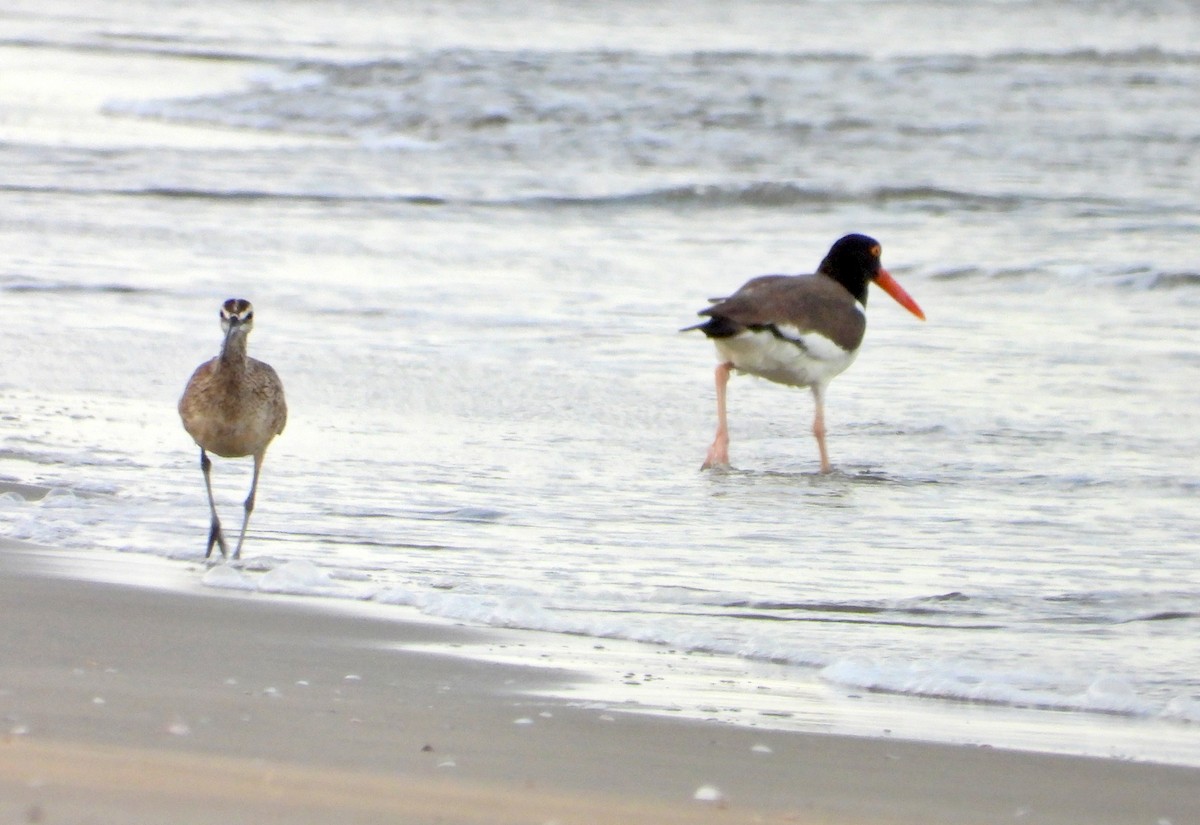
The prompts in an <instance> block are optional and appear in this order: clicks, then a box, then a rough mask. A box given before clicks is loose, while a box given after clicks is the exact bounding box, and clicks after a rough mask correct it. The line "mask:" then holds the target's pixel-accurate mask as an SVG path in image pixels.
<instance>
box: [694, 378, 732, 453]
mask: <svg viewBox="0 0 1200 825" xmlns="http://www.w3.org/2000/svg"><path fill="white" fill-rule="evenodd" d="M732 371H733V364H732V362H726V363H724V364H719V365H717V371H716V379H717V434H716V435H715V436H714V437H713V443H712V446H711V447H709V448H708V456H707V457H706V458H705V459H704V463H703V464H702V465H701V466H700V469H701V470H707V469H709V468H710V467H728V466H729V423H728V422H727V421H726V419H725V387H726V386H728V384H729V374H730V373H731V372H732Z"/></svg>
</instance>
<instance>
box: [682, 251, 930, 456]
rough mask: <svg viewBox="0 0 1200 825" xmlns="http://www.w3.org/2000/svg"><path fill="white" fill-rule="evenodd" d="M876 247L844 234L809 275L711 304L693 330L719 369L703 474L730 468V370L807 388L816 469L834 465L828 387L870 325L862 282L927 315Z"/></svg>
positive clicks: (774, 280)
mask: <svg viewBox="0 0 1200 825" xmlns="http://www.w3.org/2000/svg"><path fill="white" fill-rule="evenodd" d="M880 251H881V250H880V246H879V242H878V241H876V240H875V239H874V238H869V237H867V236H866V235H846V236H845V237H844V238H840V239H839V240H838V241H837V242H836V243H834V245H833V246H832V247H830V249H829V254H827V255H826V256H825V259H824V260H823V261H821V265H820V266H819V267H818V268H817V271H816V272H815V273H814V274H812V275H763V276H761V277H758V278H753V279H751V280H749V281H747V282H746V283H745V285H743V286H742V288H741V289H739V290H738V291H737V292H735V293H733V295H730V296H729V297H728V298H715V299H712V306H710V307H708V308H707V309H703V310H701V311H700V312H699V313H698V314H700V315H706V316H708V320H707V321H704V322H703V323H700V324H696V325H695V326H691V327H687V328H686V329H685V330H683V331H684V332H686V331H688V330H693V329H698V330H701V331H702V332H703V333H704V334H705V335H707V336H708V337H709V338H711V339H712V341H713V344H715V345H716V347H717V353H718V355H719V356H720V359H721V363H720V364H719V365H718V366H717V372H716V379H717V434H716V437H715V438H714V439H713V443H712V446H711V447H709V448H708V457H707V458H705V460H704V465H703V467H702V469H708V468H709V467H721V466H728V465H729V427H728V424H727V422H726V418H725V388H726V385H727V384H728V383H729V374H730V372H732V371H733V370H738V371H739V372H748V373H750V374H751V375H757V376H759V377H760V378H766V379H767V380H768V381H774V382H775V383H777V384H787V385H789V386H792V387H808V388H809V389H811V390H812V394H813V401H814V403H815V406H816V410H815V412H814V415H813V435H814V436H816V439H817V449H818V450H820V453H821V472H822V473H828V472H830V471H831V470H832V469H833V467H832V465H831V464H830V463H829V453H828V452H827V451H826V449H825V387H826V386H828V385H829V382H830V381H832V380H833V378H834V376H836V375H838V374H839V373H841V372H842V371H843V370H845V369H846V368H847V367H849V366H850V365H851V364H852V363H854V358H855V356H857V355H858V349H859V347H860V346H861V345H862V340H863V332H864V331H865V330H866V327H867V316H866V312H865V309H866V305H867V284H868V283H869V282H871V281H874V282H875V283H877V284H878V285H879V286H881V287H882V288H883V290H884V292H886V293H888V294H889V295H891V296H892V297H893V298H895V299H896V301H898V302H899V303H900V305H901V306H903V307H904V308H905V309H907V310H908V311H909V312H911V313H912V314H913V315H915V316H917V317H918V318H920V319H921V320H925V313H924V312H922V311H921V308H920V307H919V306H917V302H916V301H914V300H913V299H912V298H911V297H909V295H908V293H907V292H905V291H904V290H903V289H901V288H900V285H899V284H898V283H896V280H895V279H894V278H893V277H892V276H891V275H890V274H888V271H887V270H886V269H884V268H883V265H882V264H881V263H880V261H879V255H880Z"/></svg>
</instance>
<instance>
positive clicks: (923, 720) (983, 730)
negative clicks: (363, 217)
mask: <svg viewBox="0 0 1200 825" xmlns="http://www.w3.org/2000/svg"><path fill="white" fill-rule="evenodd" d="M53 492H54V490H53V488H51V487H47V486H44V485H36V484H26V483H19V482H16V481H14V480H8V479H0V495H2V494H5V493H8V494H11V495H15V496H19V497H21V498H22V499H25V500H26V501H37V500H40V499H43V498H45V497H46V496H47V495H50V494H52V493H53ZM0 541H3V539H0ZM24 554H25V555H26V556H29V557H30V558H33V557H36V558H37V559H38V560H39V564H40V565H41V566H42V569H44V570H46V571H50V570H57V571H59V572H60V573H61V575H64V576H67V577H70V578H82V579H85V580H88V581H103V582H109V583H114V584H133V585H139V586H148V587H152V588H156V589H163V588H165V589H167V590H169V591H172V592H175V591H181V590H182V591H187V592H191V593H193V594H203V595H206V596H210V597H221V596H225V597H231V598H234V597H236V598H252V599H266V600H268V604H276V603H280V601H281V600H282V601H286V600H299V602H300V603H302V604H305V605H308V606H310V607H311V608H312V609H326V610H332V611H340V612H350V613H353V614H355V615H365V616H371V617H373V618H376V619H380V618H382V619H386V620H387V621H388V622H397V623H400V624H404V623H415V624H420V625H425V624H428V625H431V626H433V627H457V628H462V629H464V630H466V629H473V630H474V631H475V633H474V634H472V635H471V636H470V637H469V638H470V640H471V641H469V642H466V641H464V642H461V643H457V644H456V645H455V646H454V647H453V648H451V647H448V646H447V645H445V644H444V643H442V642H440V641H433V642H430V643H429V644H405V645H402V646H400V647H401V652H405V651H420V652H427V653H432V654H435V655H444V654H447V653H449V654H452V655H456V656H461V657H464V658H466V659H470V660H475V661H485V662H493V663H497V664H502V665H507V666H518V667H520V666H524V667H533V668H545V667H546V666H547V665H550V666H552V667H558V668H562V669H565V670H567V671H570V673H571V678H567V679H563V680H559V681H556V682H552V683H548V684H547V685H546V687H545V688H544V689H541V690H539V691H537V695H539V696H544V697H546V698H551V699H558V700H562V701H567V702H571V703H576V704H578V703H591V704H595V705H598V706H600V705H603V706H608V707H616V708H618V709H620V710H622V711H626V712H631V713H643V714H650V715H657V716H661V717H665V718H675V719H688V720H693V721H705V722H710V723H717V724H732V725H737V726H741V727H747V728H750V729H760V730H767V729H771V730H781V731H785V732H798V733H821V734H826V733H827V734H834V735H847V736H858V737H868V738H883V739H888V740H911V741H919V742H929V743H936V744H946V745H959V746H967V747H995V748H1003V749H1010V750H1021V751H1031V752H1037V753H1046V754H1059V755H1065V756H1085V757H1095V758H1104V759H1118V760H1128V761H1134V762H1148V763H1160V764H1170V765H1179V766H1184V767H1193V768H1200V747H1197V746H1196V745H1195V743H1194V739H1195V731H1194V730H1193V728H1194V726H1193V725H1190V724H1188V723H1186V722H1183V721H1172V720H1166V719H1156V718H1151V717H1143V716H1125V715H1122V714H1117V713H1114V714H1104V713H1100V712H1090V713H1089V712H1079V711H1063V710H1057V709H1054V708H1040V707H1027V706H1020V705H1006V704H994V703H986V702H970V701H954V700H951V699H937V698H927V697H921V696H913V695H906V694H896V693H888V692H881V691H873V690H869V689H855V688H851V687H847V686H844V685H838V684H830V683H826V682H824V681H823V680H821V679H820V678H818V676H817V674H816V671H815V670H813V671H812V672H807V671H805V670H804V669H803V668H797V667H795V666H789V665H777V664H772V663H770V662H763V661H756V660H748V659H744V658H738V657H732V656H727V655H722V654H719V653H706V652H704V651H690V650H674V649H670V648H669V646H662V645H650V644H644V643H640V642H636V641H630V640H625V639H620V638H610V637H593V636H578V635H573V634H566V633H556V632H553V631H548V630H538V629H528V628H522V627H495V626H490V625H482V624H473V623H471V622H469V621H467V622H460V621H459V620H457V619H453V618H443V617H438V616H436V615H430V614H428V613H425V612H423V611H421V610H419V609H418V608H417V607H414V606H412V605H410V604H393V603H389V602H388V601H386V600H384V601H379V600H376V599H375V598H371V597H366V598H363V597H359V596H357V595H355V590H354V583H353V582H351V583H349V585H348V587H347V590H346V593H337V592H322V591H323V588H319V589H318V590H317V591H312V592H308V591H307V590H306V587H305V584H306V583H305V581H304V579H305V576H304V575H301V576H300V578H299V579H298V583H297V586H298V587H299V588H300V589H298V590H291V589H287V588H285V589H283V590H277V589H275V583H274V582H273V583H272V586H271V588H266V587H264V588H263V589H258V588H257V587H256V583H257V578H256V576H255V573H254V571H253V569H252V568H248V569H247V570H245V571H240V570H236V569H234V568H225V567H223V566H219V565H218V566H215V567H211V568H209V567H205V566H204V565H202V564H201V563H200V562H199V561H198V560H194V561H188V560H181V559H177V558H176V559H170V558H164V557H162V556H158V555H152V554H144V553H115V552H113V551H96V550H88V549H79V548H76V549H63V548H57V547H46V548H39V547H37V546H35V545H24ZM247 573H248V574H249V575H246V574H247ZM285 579H286V577H285ZM330 590H333V589H332V588H331V589H330Z"/></svg>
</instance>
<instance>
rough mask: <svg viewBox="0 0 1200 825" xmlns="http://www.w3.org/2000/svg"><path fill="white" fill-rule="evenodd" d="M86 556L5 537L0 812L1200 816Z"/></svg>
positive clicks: (1099, 782)
mask: <svg viewBox="0 0 1200 825" xmlns="http://www.w3.org/2000/svg"><path fill="white" fill-rule="evenodd" d="M64 560H66V562H67V564H66V566H65V567H64V564H63V562H64ZM92 563H93V562H89V561H88V560H87V559H86V558H83V557H79V558H73V557H72V554H70V553H67V552H64V551H58V550H49V549H44V548H35V547H32V546H29V545H24V544H20V543H16V542H11V541H0V604H3V605H4V622H3V624H2V626H0V639H2V640H3V647H2V648H0V650H2V651H3V659H2V661H0V714H2V716H3V722H2V725H3V727H2V728H0V734H2V737H3V738H2V739H0V821H6V822H47V823H56V822H84V821H87V822H121V823H141V822H147V823H148V822H164V821H170V822H175V823H241V822H246V823H250V822H254V823H261V822H269V821H280V822H283V821H286V822H289V823H308V822H313V823H316V822H332V821H337V822H364V823H367V822H388V823H450V824H451V825H454V824H455V823H463V825H467V824H468V823H472V824H473V823H510V822H511V823H525V822H528V823H548V822H557V823H598V824H599V825H604V823H610V822H611V823H618V822H622V823H629V822H647V823H674V822H697V823H704V822H721V823H743V822H746V823H749V822H800V823H914V824H915V823H924V824H925V825H930V824H931V823H993V822H995V823H1000V822H1006V823H1007V822H1022V823H1080V825H1083V824H1084V823H1087V824H1088V825H1105V823H1113V825H1117V823H1121V825H1128V823H1139V822H1144V823H1150V825H1162V823H1170V825H1183V823H1190V822H1200V770H1196V769H1192V768H1184V767H1173V766H1162V765H1152V764H1140V763H1129V762H1120V761H1114V760H1103V759H1088V758H1076V757H1060V756H1048V755H1041V754H1031V753H1021V752H1012V751H1003V750H999V749H992V748H979V747H954V746H943V745H933V744H922V743H910V742H901V741H894V740H889V739H870V738H856V737H839V736H830V735H821V734H797V733H788V732H772V731H765V730H751V729H742V728H736V727H732V726H728V725H719V724H715V723H704V722H694V721H686V720H679V719H671V718H660V717H651V716H647V715H642V714H623V713H621V712H619V710H613V709H611V708H603V707H596V706H572V705H571V704H570V703H568V702H565V701H561V700H555V699H547V698H544V697H543V696H537V697H534V696H532V695H531V694H530V693H529V691H532V690H534V689H537V688H544V687H545V686H546V685H547V684H548V683H550V682H552V681H555V680H567V679H570V678H572V676H571V674H568V673H562V672H556V671H551V670H539V669H529V668H517V667H511V666H506V665H498V664H494V663H487V662H479V661H474V660H471V659H469V658H465V657H462V656H456V655H444V656H443V655H435V654H430V653H428V652H425V651H423V652H415V651H405V650H403V647H404V646H405V645H429V644H433V645H436V646H446V647H447V649H448V650H453V648H454V646H455V645H460V644H466V643H469V642H472V641H477V640H479V639H480V638H481V637H485V636H486V631H484V630H477V629H472V628H463V627H455V626H450V625H444V626H443V625H437V624H433V623H422V622H412V621H403V620H402V619H403V617H402V616H401V615H400V613H399V612H397V615H396V616H395V617H394V618H393V617H391V616H389V614H388V611H387V610H386V609H385V608H381V607H380V606H378V605H371V606H370V610H366V609H363V607H362V606H358V605H353V604H351V605H334V606H330V605H327V604H324V603H314V601H313V600H306V599H301V598H289V597H267V596H263V595H254V596H248V595H241V594H237V593H229V592H225V591H219V592H217V591H208V590H206V589H204V588H201V587H199V586H198V585H196V583H195V580H194V579H192V578H190V577H189V575H184V574H181V573H179V572H178V571H179V569H180V566H179V565H171V564H169V563H167V562H160V560H156V559H145V558H142V557H130V558H124V557H119V556H105V557H103V558H102V563H105V564H111V565H123V566H128V568H129V570H128V571H122V575H125V574H128V575H129V576H130V577H135V574H136V569H137V568H139V567H152V568H155V570H154V571H150V572H157V573H158V574H161V575H159V581H160V584H164V585H166V586H159V587H142V586H130V585H127V584H119V583H112V582H108V581H96V580H95V579H96V578H97V577H96V576H95V572H96V571H95V569H94V568H89V569H87V570H81V569H78V567H79V566H86V565H89V564H92ZM73 567H74V568H76V569H74V570H72V568H73ZM159 568H161V569H159ZM164 571H166V572H164ZM170 571H176V572H175V573H171V572H170ZM172 575H174V576H175V580H173V581H172V580H171V576H172ZM698 792H700V793H699V796H701V797H713V798H712V799H711V800H710V801H705V800H704V799H697V798H696V797H697V794H698Z"/></svg>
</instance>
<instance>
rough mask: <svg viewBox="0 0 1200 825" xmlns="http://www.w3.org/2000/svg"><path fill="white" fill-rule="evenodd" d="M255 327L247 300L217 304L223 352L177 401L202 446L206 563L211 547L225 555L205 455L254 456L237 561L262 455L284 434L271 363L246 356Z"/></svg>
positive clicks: (278, 389) (197, 373)
mask: <svg viewBox="0 0 1200 825" xmlns="http://www.w3.org/2000/svg"><path fill="white" fill-rule="evenodd" d="M253 326H254V307H252V306H251V305H250V302H249V301H247V300H244V299H242V298H230V299H229V300H228V301H226V302H225V303H224V304H223V305H222V306H221V329H223V330H224V331H225V342H224V344H222V345H221V354H220V355H218V356H217V357H216V358H213V359H212V360H211V361H207V362H205V363H203V364H201V365H200V366H199V367H197V368H196V371H195V372H194V373H192V377H191V380H189V381H188V385H187V389H185V390H184V391H183V397H182V398H180V399H179V417H180V418H182V419H183V428H184V429H185V430H187V431H188V434H189V435H190V436H191V437H192V438H193V439H195V441H196V444H198V445H199V446H200V469H201V470H202V471H203V472H204V488H205V490H207V491H208V508H209V511H210V513H211V514H212V526H211V528H210V529H209V533H208V548H207V549H206V550H205V553H204V558H206V559H207V558H209V557H210V556H211V555H212V550H213V545H214V544H216V545H217V546H218V547H220V548H221V557H222V558H226V557H227V555H228V553H227V549H226V546H225V536H224V535H222V533H221V520H220V519H219V518H217V505H216V503H215V502H214V501H213V492H212V479H211V471H212V461H211V460H210V459H209V457H208V454H209V453H210V452H211V453H216V454H217V455H219V456H221V457H222V458H241V457H243V456H254V479H253V481H251V482H250V495H248V496H247V497H246V503H245V510H246V512H245V514H244V515H243V517H242V532H241V534H240V535H239V536H238V543H237V549H235V550H234V551H233V557H234V558H235V559H237V558H241V555H242V542H243V541H245V540H246V525H247V524H248V523H249V521H250V513H251V512H252V511H253V510H254V495H255V492H256V491H257V490H258V474H259V471H260V470H261V469H262V463H263V456H264V455H266V452H267V445H268V444H270V443H271V439H273V438H274V437H275V436H277V435H279V434H280V433H281V432H283V426H284V424H286V423H287V402H286V401H285V400H284V397H283V382H282V381H280V380H279V375H278V374H276V372H275V370H274V369H273V368H272V367H271V365H270V364H266V363H263V362H262V361H259V360H256V359H254V358H251V357H249V356H248V355H246V337H247V336H248V335H249V334H250V330H251V329H252V328H253Z"/></svg>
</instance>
